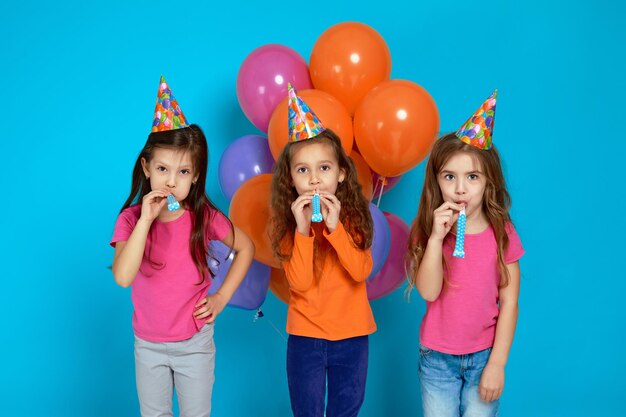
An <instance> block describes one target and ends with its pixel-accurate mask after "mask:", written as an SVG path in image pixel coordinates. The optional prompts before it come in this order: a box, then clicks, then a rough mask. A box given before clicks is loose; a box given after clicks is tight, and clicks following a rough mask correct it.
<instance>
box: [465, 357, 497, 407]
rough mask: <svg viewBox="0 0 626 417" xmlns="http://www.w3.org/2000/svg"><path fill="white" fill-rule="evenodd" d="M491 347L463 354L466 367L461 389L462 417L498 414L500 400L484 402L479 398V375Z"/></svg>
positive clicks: (487, 358)
mask: <svg viewBox="0 0 626 417" xmlns="http://www.w3.org/2000/svg"><path fill="white" fill-rule="evenodd" d="M490 354H491V348H489V349H485V350H481V351H480V352H476V353H472V354H470V355H465V356H467V358H468V361H467V367H466V369H465V372H463V380H464V382H463V391H462V393H461V412H462V416H463V417H495V416H497V415H498V407H499V405H500V401H499V400H496V401H492V402H485V401H483V400H481V399H480V393H479V391H478V385H479V384H480V376H481V375H482V373H483V369H484V368H485V365H487V361H488V360H489V355H490Z"/></svg>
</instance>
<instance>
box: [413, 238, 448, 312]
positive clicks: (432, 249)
mask: <svg viewBox="0 0 626 417" xmlns="http://www.w3.org/2000/svg"><path fill="white" fill-rule="evenodd" d="M442 258H443V240H442V239H439V238H438V237H436V236H431V237H430V239H428V244H427V245H426V251H424V256H423V257H422V261H421V262H420V264H419V266H418V268H417V271H416V272H415V288H417V291H418V292H419V293H420V295H421V296H422V298H423V299H424V300H426V301H430V302H433V301H435V300H436V299H437V298H438V297H439V294H441V288H442V287H443V265H442V261H441V260H442Z"/></svg>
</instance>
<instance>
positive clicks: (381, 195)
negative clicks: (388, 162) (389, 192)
mask: <svg viewBox="0 0 626 417" xmlns="http://www.w3.org/2000/svg"><path fill="white" fill-rule="evenodd" d="M378 181H379V182H380V193H379V194H378V201H377V202H376V207H379V206H380V199H381V198H382V197H383V190H384V189H385V183H386V182H387V181H386V180H385V177H379V178H378ZM377 188H378V187H377Z"/></svg>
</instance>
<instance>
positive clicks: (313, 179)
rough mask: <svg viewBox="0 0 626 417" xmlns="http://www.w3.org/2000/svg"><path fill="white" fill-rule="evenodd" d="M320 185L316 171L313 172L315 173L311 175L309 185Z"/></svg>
mask: <svg viewBox="0 0 626 417" xmlns="http://www.w3.org/2000/svg"><path fill="white" fill-rule="evenodd" d="M319 183H320V181H319V179H318V178H317V174H316V173H315V171H313V173H312V174H311V177H310V178H309V184H311V185H317V184H319Z"/></svg>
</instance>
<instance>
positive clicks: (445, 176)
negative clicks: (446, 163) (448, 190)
mask: <svg viewBox="0 0 626 417" xmlns="http://www.w3.org/2000/svg"><path fill="white" fill-rule="evenodd" d="M443 178H444V179H445V180H446V181H452V180H453V179H454V175H452V174H446V175H444V176H443Z"/></svg>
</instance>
